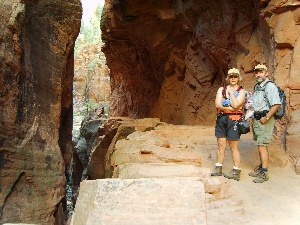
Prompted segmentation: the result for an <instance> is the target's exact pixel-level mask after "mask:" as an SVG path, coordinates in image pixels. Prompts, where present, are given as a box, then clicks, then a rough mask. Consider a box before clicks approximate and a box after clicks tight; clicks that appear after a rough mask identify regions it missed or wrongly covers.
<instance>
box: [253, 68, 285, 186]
mask: <svg viewBox="0 0 300 225" xmlns="http://www.w3.org/2000/svg"><path fill="white" fill-rule="evenodd" d="M254 75H255V77H256V82H257V84H256V85H255V86H254V94H253V104H254V119H253V139H254V140H255V141H256V142H257V146H258V153H259V157H260V165H259V166H257V167H256V168H255V169H254V171H252V172H250V173H249V174H248V175H249V176H252V177H256V178H255V179H254V180H253V182H255V183H263V182H265V181H267V180H268V179H269V177H268V174H267V172H268V162H269V152H268V149H267V146H268V145H269V144H270V141H271V137H272V133H273V129H274V125H275V119H274V117H273V115H274V114H275V113H276V111H277V110H278V108H279V107H280V104H281V102H280V98H279V93H278V89H277V87H276V85H275V84H274V83H273V82H268V81H270V80H269V79H268V75H269V74H268V71H267V67H266V66H265V65H262V64H258V65H257V66H255V68H254Z"/></svg>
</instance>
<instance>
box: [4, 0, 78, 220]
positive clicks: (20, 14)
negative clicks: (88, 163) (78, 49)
mask: <svg viewBox="0 0 300 225" xmlns="http://www.w3.org/2000/svg"><path fill="white" fill-rule="evenodd" d="M81 11H82V10H81V4H80V1H79V0H71V1H60V0H42V1H15V0H13V1H1V2H0V15H1V16H0V24H1V34H0V74H1V75H0V86H1V90H0V116H1V124H0V157H1V158H0V223H1V224H3V223H5V222H10V223H34V224H54V220H55V219H54V214H55V212H56V211H57V208H58V205H59V203H60V201H61V200H62V199H63V198H64V196H65V184H66V176H65V170H66V169H67V168H68V166H69V164H70V161H71V153H72V152H71V151H72V142H71V140H72V133H71V131H72V110H73V109H72V107H73V106H72V82H73V73H74V68H73V65H74V59H73V49H74V42H75V39H76V37H77V35H78V32H79V28H80V19H81ZM60 210H62V207H60Z"/></svg>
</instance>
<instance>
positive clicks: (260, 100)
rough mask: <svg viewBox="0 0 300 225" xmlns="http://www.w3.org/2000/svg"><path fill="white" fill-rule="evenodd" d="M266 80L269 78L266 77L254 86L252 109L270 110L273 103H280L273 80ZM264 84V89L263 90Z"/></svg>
mask: <svg viewBox="0 0 300 225" xmlns="http://www.w3.org/2000/svg"><path fill="white" fill-rule="evenodd" d="M268 81H269V79H268V78H266V80H264V81H263V82H261V83H260V84H257V85H256V87H255V90H254V94H253V103H254V111H264V110H270V107H271V106H273V105H281V101H280V98H279V93H278V89H277V87H276V85H275V84H274V83H273V82H269V83H268V84H266V83H267V82H268ZM265 85H266V86H265ZM264 86H265V90H263V89H264ZM265 97H266V98H267V99H266V98H265Z"/></svg>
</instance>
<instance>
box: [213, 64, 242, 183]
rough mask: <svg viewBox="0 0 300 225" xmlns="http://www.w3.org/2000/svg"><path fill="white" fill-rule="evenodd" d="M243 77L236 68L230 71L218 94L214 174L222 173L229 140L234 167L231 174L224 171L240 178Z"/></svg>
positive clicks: (216, 102)
mask: <svg viewBox="0 0 300 225" xmlns="http://www.w3.org/2000/svg"><path fill="white" fill-rule="evenodd" d="M241 81H242V77H241V76H240V72H239V70H238V69H236V68H232V69H230V70H229V71H228V76H227V77H226V82H227V85H226V86H224V87H220V88H219V90H218V92H217V95H216V100H215V104H216V108H217V112H218V114H217V121H216V127H215V136H216V137H217V142H218V152H217V163H216V164H215V170H214V172H213V173H211V175H212V176H221V175H222V164H223V161H224V157H225V150H226V146H227V142H228V144H229V147H230V150H231V155H232V159H233V163H234V166H233V169H232V171H231V172H230V173H229V174H226V173H223V174H224V177H226V178H228V179H234V180H240V173H241V169H240V163H241V155H240V152H239V149H238V144H239V139H240V133H239V131H238V127H237V121H238V120H239V119H240V118H241V117H242V116H243V108H242V107H243V105H244V101H245V96H246V93H245V90H244V89H243V88H242V87H241V86H240V83H241Z"/></svg>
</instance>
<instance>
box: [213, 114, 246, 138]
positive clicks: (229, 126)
mask: <svg viewBox="0 0 300 225" xmlns="http://www.w3.org/2000/svg"><path fill="white" fill-rule="evenodd" d="M215 136H216V137H218V138H226V139H227V140H231V141H236V140H240V136H241V135H240V134H239V130H238V127H237V121H236V120H231V119H230V118H229V117H228V115H226V114H223V115H220V114H218V117H217V121H216V127H215Z"/></svg>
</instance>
